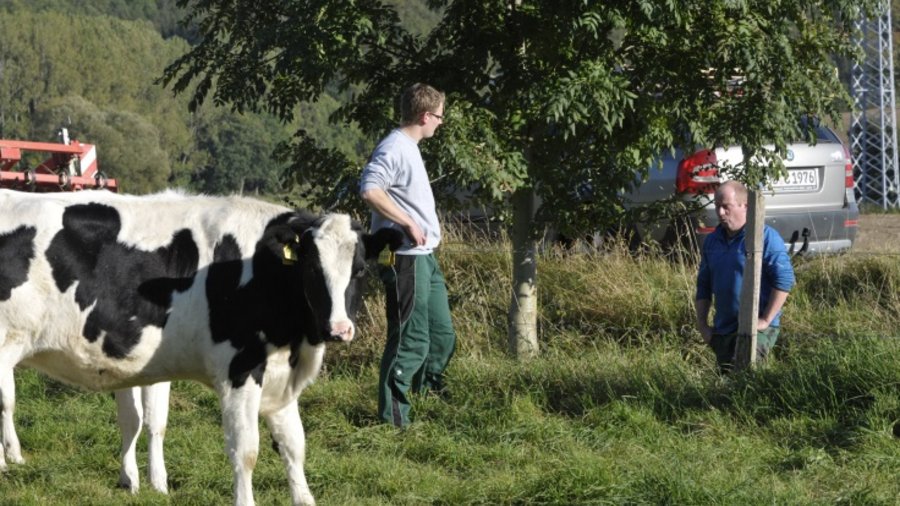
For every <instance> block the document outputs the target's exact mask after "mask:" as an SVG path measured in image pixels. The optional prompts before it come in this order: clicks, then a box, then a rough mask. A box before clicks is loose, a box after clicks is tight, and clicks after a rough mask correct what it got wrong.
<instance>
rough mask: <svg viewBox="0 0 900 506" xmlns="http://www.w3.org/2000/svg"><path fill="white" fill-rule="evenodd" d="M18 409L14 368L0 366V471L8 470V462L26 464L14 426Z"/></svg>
mask: <svg viewBox="0 0 900 506" xmlns="http://www.w3.org/2000/svg"><path fill="white" fill-rule="evenodd" d="M15 409H16V382H15V380H14V379H13V368H12V367H5V366H0V419H2V420H0V424H2V426H0V435H2V437H3V445H2V448H0V471H2V470H5V469H6V461H7V460H9V461H10V462H12V463H13V464H21V463H23V462H25V459H23V458H22V447H21V446H20V445H19V436H18V435H17V434H16V427H15V425H13V412H14V411H15Z"/></svg>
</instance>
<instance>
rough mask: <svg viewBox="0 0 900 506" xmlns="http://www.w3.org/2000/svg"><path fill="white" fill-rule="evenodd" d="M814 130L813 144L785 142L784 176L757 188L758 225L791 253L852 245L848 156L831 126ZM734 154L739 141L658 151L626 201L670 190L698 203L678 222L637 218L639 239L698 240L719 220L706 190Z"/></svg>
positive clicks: (643, 200)
mask: <svg viewBox="0 0 900 506" xmlns="http://www.w3.org/2000/svg"><path fill="white" fill-rule="evenodd" d="M815 134H816V137H817V142H816V143H815V144H814V145H810V144H808V143H807V142H806V141H805V140H804V141H800V142H795V143H793V144H790V145H789V146H788V152H787V157H786V158H785V160H784V164H785V168H786V169H787V175H786V176H785V177H784V178H783V179H781V180H779V181H776V182H775V183H774V184H773V185H772V189H771V190H766V191H765V192H764V195H765V205H766V224H767V225H769V226H771V227H772V228H774V229H775V230H777V231H778V233H779V234H780V235H781V237H782V238H784V242H785V243H786V244H787V247H788V250H789V252H790V253H792V254H811V253H835V252H841V251H845V250H847V249H849V248H850V247H851V246H852V244H853V241H854V239H855V238H856V231H857V228H858V218H859V209H858V207H857V205H856V200H855V198H854V195H853V166H852V163H851V161H850V155H849V153H848V151H847V149H846V147H845V146H844V145H843V144H842V143H841V140H840V138H839V137H838V136H837V134H835V133H834V132H833V131H832V130H831V129H829V128H827V127H825V126H817V127H816V128H815ZM742 160H743V155H742V153H741V148H740V146H730V147H728V148H716V149H714V150H701V151H697V152H695V153H691V154H688V155H686V156H685V155H684V153H682V152H680V151H675V152H674V153H672V152H668V153H666V154H665V155H664V156H663V157H662V159H661V160H660V163H659V165H658V166H657V167H654V168H652V169H651V170H650V174H649V179H648V181H646V182H644V183H643V184H641V185H640V186H639V187H638V188H637V189H636V190H635V191H634V192H633V193H632V194H631V195H630V196H629V197H630V198H629V200H630V201H631V203H632V204H633V205H640V204H649V203H652V202H657V201H660V200H664V199H667V198H671V197H672V196H673V194H676V195H678V196H679V198H681V199H682V200H684V201H686V202H687V201H695V202H699V203H700V204H702V205H703V207H702V208H701V209H700V210H699V211H694V212H692V213H691V214H690V216H689V217H688V218H687V220H686V222H685V223H684V225H685V227H684V228H681V227H676V226H674V225H673V224H672V223H670V222H669V223H655V224H652V225H639V226H637V231H638V234H639V236H640V237H639V238H640V239H642V240H643V239H654V240H656V241H659V242H667V241H671V240H672V238H673V235H678V236H679V238H680V239H681V240H684V239H685V238H687V239H690V240H691V241H697V242H696V244H701V243H702V240H703V238H704V237H705V236H706V235H707V234H709V233H711V232H712V231H713V230H714V229H715V227H716V225H718V223H719V220H718V217H717V216H716V211H715V207H714V206H713V191H714V190H715V186H716V184H717V183H720V182H722V181H724V180H725V179H726V176H725V175H724V174H721V173H720V168H721V167H727V166H735V165H737V164H739V163H740V162H741V161H742ZM685 228H686V229H687V230H685ZM685 236H687V237H685Z"/></svg>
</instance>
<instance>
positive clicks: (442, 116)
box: [428, 111, 444, 121]
mask: <svg viewBox="0 0 900 506" xmlns="http://www.w3.org/2000/svg"><path fill="white" fill-rule="evenodd" d="M428 114H430V115H432V116H434V117H435V118H437V119H439V120H441V121H444V115H443V114H435V113H433V112H431V111H428Z"/></svg>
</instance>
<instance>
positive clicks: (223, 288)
mask: <svg viewBox="0 0 900 506" xmlns="http://www.w3.org/2000/svg"><path fill="white" fill-rule="evenodd" d="M298 216H299V217H300V218H299V219H298ZM314 220H315V217H313V216H312V215H307V214H305V213H304V214H299V215H298V214H297V213H291V214H286V215H282V216H278V217H276V218H275V219H273V220H272V221H271V222H270V223H269V224H268V225H267V226H266V229H265V232H264V233H263V237H262V239H261V240H260V241H259V243H257V247H256V251H255V252H254V254H253V259H252V261H251V262H252V268H253V277H252V279H250V281H248V282H247V283H246V284H245V285H243V286H239V285H240V280H241V274H242V272H243V266H244V264H243V261H242V260H241V259H240V251H239V249H238V248H237V245H236V244H234V245H229V242H228V241H227V240H224V241H223V242H222V243H220V244H219V245H217V246H216V258H217V259H218V261H216V262H215V263H213V264H212V265H210V267H209V275H208V276H207V279H206V298H207V300H208V301H209V322H210V331H211V332H212V338H213V341H215V342H217V343H221V342H229V343H230V344H231V346H233V347H234V348H235V349H236V350H237V354H236V355H235V357H234V359H233V360H232V362H231V365H230V366H229V371H228V377H229V379H230V380H231V382H232V384H233V386H234V387H235V388H240V387H241V386H243V385H244V384H245V383H246V382H247V379H248V378H253V380H254V381H255V382H256V383H257V384H259V385H261V384H262V377H263V373H264V372H265V368H266V345H267V344H271V345H274V346H276V347H284V346H290V347H291V351H292V354H293V353H294V352H295V351H296V349H297V348H299V346H300V340H301V339H300V338H301V337H302V336H305V337H306V338H307V339H308V340H310V341H311V342H312V343H313V344H315V343H316V341H315V340H316V339H317V338H318V335H317V334H316V333H315V332H313V331H312V330H313V328H314V327H308V325H309V324H310V323H311V322H312V321H313V317H312V314H311V312H310V310H309V305H308V304H307V303H306V298H305V296H304V294H303V288H302V286H301V276H300V267H299V265H296V264H290V263H287V264H286V263H285V262H284V261H283V258H282V256H281V252H282V251H283V245H284V244H287V243H291V242H293V240H294V238H296V237H297V236H298V235H300V234H302V232H303V231H304V230H305V229H306V228H308V227H309V226H311V225H312V224H313V222H314ZM289 221H290V224H288V222H289ZM229 250H230V251H229Z"/></svg>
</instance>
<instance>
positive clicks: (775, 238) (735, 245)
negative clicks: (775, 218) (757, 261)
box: [696, 181, 794, 372]
mask: <svg viewBox="0 0 900 506" xmlns="http://www.w3.org/2000/svg"><path fill="white" fill-rule="evenodd" d="M747 195H748V192H747V188H746V187H745V186H744V185H743V184H741V183H740V182H738V181H728V182H725V183H723V184H722V185H720V186H719V188H718V189H717V190H716V194H715V205H716V214H717V215H718V217H719V226H718V227H716V230H715V231H714V232H713V233H712V234H710V235H708V236H707V237H706V240H705V241H704V242H703V248H702V249H701V252H700V269H699V271H698V273H697V300H696V307H697V329H698V330H699V331H700V335H701V336H702V337H703V342H705V343H706V344H708V345H709V346H710V347H711V348H712V349H713V351H715V353H716V363H717V364H718V366H719V370H720V371H722V372H728V371H729V370H730V369H731V367H732V364H733V363H734V351H735V343H736V340H737V330H738V312H739V309H740V296H741V284H742V281H743V278H744V262H745V260H746V258H747V257H746V249H745V247H744V225H746V223H747ZM793 286H794V268H793V267H792V266H791V259H790V257H789V256H788V254H787V248H786V247H785V245H784V240H783V239H782V238H781V236H780V235H778V232H776V231H775V230H774V229H772V228H771V227H769V226H768V225H766V226H765V227H764V229H763V258H762V279H761V281H760V293H759V322H758V324H757V325H758V326H757V329H758V332H757V334H756V357H757V360H758V361H760V362H762V361H765V359H766V357H768V355H769V352H770V351H771V349H772V347H773V346H774V345H775V341H776V340H777V339H778V333H779V326H780V323H781V322H780V320H781V308H782V306H784V302H785V300H787V296H788V292H789V291H790V290H791V287H793ZM713 301H715V304H716V313H715V317H714V318H713V325H712V327H710V325H709V310H710V307H711V306H712V302H713Z"/></svg>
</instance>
